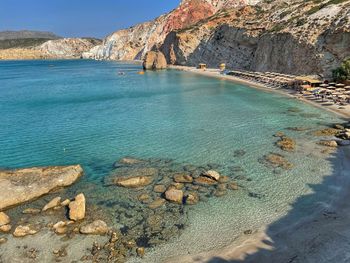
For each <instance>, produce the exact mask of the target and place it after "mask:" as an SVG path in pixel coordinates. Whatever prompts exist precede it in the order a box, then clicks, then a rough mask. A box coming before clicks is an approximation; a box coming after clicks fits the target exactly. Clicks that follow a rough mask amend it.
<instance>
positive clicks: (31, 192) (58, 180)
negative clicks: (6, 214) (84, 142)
mask: <svg viewBox="0 0 350 263" xmlns="http://www.w3.org/2000/svg"><path fill="white" fill-rule="evenodd" d="M82 175H83V169H82V168H81V166H80V165H74V166H62V167H59V166H55V167H43V168H38V167H35V168H26V169H18V170H4V171H0V189H1V191H0V210H3V209H6V208H8V207H11V206H15V205H18V204H21V203H24V202H27V201H31V200H33V199H36V198H38V197H40V196H43V195H45V194H47V193H49V192H51V191H52V190H54V189H57V188H59V187H65V186H69V185H71V184H73V183H74V182H75V181H76V180H77V179H78V178H79V177H80V176H82Z"/></svg>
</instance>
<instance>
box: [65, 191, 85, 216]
mask: <svg viewBox="0 0 350 263" xmlns="http://www.w3.org/2000/svg"><path fill="white" fill-rule="evenodd" d="M69 218H70V219H71V220H74V221H78V220H82V219H84V218H85V196H84V194H78V195H77V196H76V197H75V200H74V201H73V202H71V203H70V204H69Z"/></svg>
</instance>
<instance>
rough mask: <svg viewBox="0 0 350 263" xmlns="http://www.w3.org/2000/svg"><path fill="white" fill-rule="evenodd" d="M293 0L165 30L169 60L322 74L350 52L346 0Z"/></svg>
mask: <svg viewBox="0 0 350 263" xmlns="http://www.w3.org/2000/svg"><path fill="white" fill-rule="evenodd" d="M331 2H332V1H324V3H317V4H316V3H315V2H314V1H310V2H307V3H305V1H291V2H290V3H289V4H286V3H282V2H278V1H276V2H273V5H272V4H266V3H262V4H259V5H257V6H255V7H250V6H247V7H244V8H241V9H230V10H226V11H221V12H218V13H217V14H216V15H214V16H212V17H211V18H210V19H209V20H208V21H204V22H199V23H198V24H196V25H195V26H193V27H191V28H187V29H184V30H180V31H176V32H172V33H170V34H168V36H167V38H166V39H165V41H164V43H163V45H162V47H161V50H162V51H163V53H164V54H165V55H166V57H167V61H168V63H171V64H180V65H190V66H195V65H197V64H198V63H200V62H204V63H207V64H208V65H209V66H212V67H217V66H218V65H219V64H220V63H226V65H227V66H228V67H229V68H235V69H243V70H255V71H275V72H282V73H293V74H322V75H324V76H326V77H329V76H330V73H331V70H332V69H334V68H336V67H337V66H338V65H339V63H340V62H341V61H342V60H343V59H345V58H346V57H348V56H350V20H349V17H350V1H342V2H341V3H339V4H332V3H331Z"/></svg>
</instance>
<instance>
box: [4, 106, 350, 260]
mask: <svg viewBox="0 0 350 263" xmlns="http://www.w3.org/2000/svg"><path fill="white" fill-rule="evenodd" d="M291 110H292V109H291ZM287 130H290V131H293V132H304V131H306V130H307V129H306V128H303V127H290V128H287ZM309 132H310V133H311V134H312V135H313V136H314V137H315V138H319V140H318V141H317V142H316V144H317V145H319V146H320V147H323V150H322V153H325V154H329V153H331V152H334V151H335V149H336V148H337V147H346V146H348V145H350V122H347V123H342V124H336V125H334V127H329V128H326V129H322V130H316V131H309ZM273 136H274V137H275V138H276V141H275V144H276V147H277V148H280V150H281V151H282V152H286V153H292V152H294V151H295V150H296V148H297V147H298V143H297V142H296V141H295V140H294V139H293V138H291V137H290V136H286V135H285V134H284V133H283V132H276V133H275V134H274V135H273ZM321 149H322V148H321ZM244 155H245V151H244V150H237V151H236V152H235V156H236V157H237V158H240V157H242V156H244ZM259 161H260V163H262V164H264V165H266V166H267V167H270V168H271V169H273V170H274V172H275V173H277V174H279V173H281V171H283V170H289V169H293V166H294V164H293V163H291V162H289V160H288V157H286V156H285V155H283V154H280V153H274V152H271V153H268V154H266V155H265V156H263V157H262V158H261V160H259ZM232 169H233V170H234V171H235V172H237V171H238V170H237V169H241V168H239V167H232ZM218 171H220V166H219V165H215V164H209V165H207V166H202V167H198V166H194V165H185V166H184V165H179V164H176V163H174V162H173V161H172V160H166V159H163V160H159V159H157V160H153V159H149V160H144V159H136V158H131V157H125V158H122V159H121V160H119V161H117V162H116V163H115V164H114V168H113V170H112V171H111V173H110V174H109V175H108V176H106V177H105V178H104V187H105V188H106V191H108V189H116V188H117V189H119V190H118V191H121V193H120V194H121V195H123V196H125V197H126V200H130V203H129V201H127V203H125V202H124V201H118V198H117V197H115V198H114V199H108V200H104V201H103V200H102V199H103V198H102V197H101V205H102V204H103V205H106V206H107V207H109V206H111V207H113V208H115V207H118V209H117V211H116V214H117V217H116V218H113V219H112V220H111V219H110V217H109V216H108V215H106V213H104V212H103V211H102V210H101V209H100V208H99V207H93V206H91V205H90V204H89V202H88V200H86V198H85V195H84V192H85V189H81V191H82V192H81V193H78V194H76V195H74V196H73V197H71V198H69V197H67V196H65V195H64V194H60V193H62V192H60V191H59V189H61V188H64V187H68V186H70V185H72V184H74V183H75V182H77V181H78V180H79V179H80V178H81V176H82V175H83V169H82V167H81V166H79V165H73V166H63V167H59V166H56V167H44V168H42V167H41V168H40V167H34V168H25V169H16V170H2V171H0V187H1V189H4V191H1V192H0V211H2V212H0V234H1V235H0V250H1V247H3V246H6V244H7V243H8V242H10V243H11V244H12V243H13V244H20V243H21V242H20V241H14V240H22V239H23V238H28V240H36V238H37V239H40V238H42V235H45V234H47V233H51V234H50V235H52V234H53V235H55V236H57V237H58V238H59V239H60V240H61V239H63V240H64V241H65V242H68V244H70V243H71V242H74V240H75V239H76V238H80V239H81V240H84V239H86V240H89V242H90V243H89V244H88V245H86V246H87V247H85V248H84V249H82V251H81V252H82V255H79V256H80V257H79V258H78V259H79V260H81V261H84V260H86V261H94V262H98V261H100V262H104V261H108V260H117V261H125V260H126V259H127V258H129V257H134V256H139V257H143V256H144V255H145V253H146V252H147V249H148V248H149V247H154V246H157V245H158V244H161V243H164V242H167V241H168V240H171V239H172V238H174V237H176V236H177V235H179V234H181V232H182V231H183V230H184V229H185V228H186V217H187V213H189V212H190V211H191V210H190V209H191V207H193V206H195V205H196V204H197V203H199V202H205V201H206V200H207V199H208V198H213V197H214V198H220V197H222V196H225V195H227V194H228V192H229V191H237V190H243V191H247V194H248V195H249V196H250V197H253V198H262V197H261V196H259V194H258V193H253V192H249V190H248V189H244V187H243V188H242V186H241V185H240V184H239V183H237V180H238V181H239V180H240V179H239V177H235V178H232V177H230V176H226V175H223V174H222V173H221V172H218ZM240 177H241V178H243V177H242V176H240ZM92 190H93V188H92ZM47 194H50V196H51V195H55V197H53V198H51V199H50V200H49V201H48V202H46V203H45V204H44V205H42V206H41V207H38V206H37V205H36V204H35V205H31V203H32V202H34V201H35V200H38V199H39V200H40V199H41V198H42V197H43V196H46V195H47ZM46 200H47V199H46ZM41 203H42V202H41ZM22 204H25V205H26V206H25V207H26V208H25V209H21V208H20V207H21V205H22ZM33 204H34V203H33ZM13 209H20V210H21V211H20V214H19V215H18V214H17V215H18V216H16V217H11V216H9V214H13V213H12V212H11V211H12V210H13ZM114 221H117V223H118V224H119V225H120V227H118V226H116V225H115V224H114V223H113V222H114ZM255 233H256V231H253V230H250V229H247V231H245V232H244V233H243V234H244V235H246V236H247V237H251V235H255ZM88 236H90V237H92V238H89V239H88V238H87V237H88ZM101 238H102V239H101ZM23 240H25V239H23ZM83 243H84V242H83ZM58 244H60V243H59V242H57V246H58ZM10 246H11V245H10ZM67 250H69V247H67V245H59V246H58V247H55V248H53V249H52V251H46V252H48V253H49V254H50V255H51V257H52V259H51V260H52V261H57V262H59V261H60V260H62V258H65V257H67V255H68V254H69V253H71V251H67ZM42 252H43V251H40V250H37V249H36V248H30V249H29V248H28V247H27V251H26V253H25V254H23V255H22V256H21V257H24V258H32V259H35V258H37V255H38V254H39V253H42ZM0 259H2V258H1V256H0ZM75 259H77V258H75Z"/></svg>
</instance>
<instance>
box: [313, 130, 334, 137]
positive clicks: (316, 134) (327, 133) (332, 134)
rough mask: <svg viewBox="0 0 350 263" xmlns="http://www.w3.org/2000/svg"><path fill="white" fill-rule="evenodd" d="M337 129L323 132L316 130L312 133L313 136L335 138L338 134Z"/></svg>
mask: <svg viewBox="0 0 350 263" xmlns="http://www.w3.org/2000/svg"><path fill="white" fill-rule="evenodd" d="M339 132H340V131H339V130H338V129H333V128H327V129H323V130H318V131H315V132H313V135H314V136H337V135H338V134H339Z"/></svg>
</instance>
